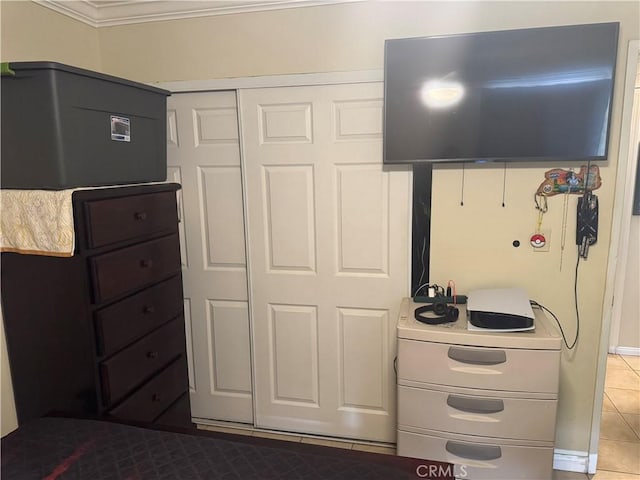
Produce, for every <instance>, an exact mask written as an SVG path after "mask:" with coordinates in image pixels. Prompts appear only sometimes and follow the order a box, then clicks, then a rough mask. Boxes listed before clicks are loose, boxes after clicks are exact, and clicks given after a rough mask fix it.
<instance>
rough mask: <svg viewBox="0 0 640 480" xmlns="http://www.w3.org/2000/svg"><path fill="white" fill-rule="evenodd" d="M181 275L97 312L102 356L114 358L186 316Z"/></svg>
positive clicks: (96, 321)
mask: <svg viewBox="0 0 640 480" xmlns="http://www.w3.org/2000/svg"><path fill="white" fill-rule="evenodd" d="M183 310H184V301H183V298H182V282H181V277H180V276H179V275H177V276H175V277H173V278H171V279H169V280H166V281H164V282H162V283H159V284H157V285H154V286H153V287H150V288H148V289H146V290H143V291H142V292H140V293H138V294H136V295H133V296H131V297H128V298H126V299H124V300H122V301H120V302H118V303H114V304H113V305H111V306H109V307H106V308H103V309H102V310H98V311H97V312H96V313H95V323H96V342H97V348H98V354H99V355H110V354H111V353H114V352H115V351H117V350H118V349H120V348H122V347H126V346H127V345H129V344H130V343H131V342H133V341H134V340H137V339H138V338H140V337H142V336H144V335H145V334H146V333H148V332H150V331H151V330H153V329H154V328H156V327H159V326H160V325H162V324H163V323H166V322H168V321H169V320H171V319H172V318H175V317H177V316H178V315H180V314H182V312H183Z"/></svg>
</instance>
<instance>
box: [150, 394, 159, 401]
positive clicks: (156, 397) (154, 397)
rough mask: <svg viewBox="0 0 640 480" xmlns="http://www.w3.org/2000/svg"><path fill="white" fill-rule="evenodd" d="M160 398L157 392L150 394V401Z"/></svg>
mask: <svg viewBox="0 0 640 480" xmlns="http://www.w3.org/2000/svg"><path fill="white" fill-rule="evenodd" d="M160 400H161V399H160V395H158V394H157V393H154V394H153V395H152V396H151V401H152V402H159V401H160Z"/></svg>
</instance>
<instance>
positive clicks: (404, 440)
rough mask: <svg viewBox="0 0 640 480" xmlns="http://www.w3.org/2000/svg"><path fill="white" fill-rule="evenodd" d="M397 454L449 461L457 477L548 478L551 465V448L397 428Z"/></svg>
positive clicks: (499, 479)
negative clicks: (421, 432)
mask: <svg viewBox="0 0 640 480" xmlns="http://www.w3.org/2000/svg"><path fill="white" fill-rule="evenodd" d="M398 455H401V456H405V457H415V458H424V459H429V460H436V461H442V462H450V463H452V464H454V465H455V467H454V472H455V474H456V477H457V478H461V479H469V480H480V479H486V480H521V479H522V480H524V479H526V480H551V476H552V468H553V448H552V447H547V446H545V447H541V446H534V445H518V444H511V443H507V442H499V443H498V442H497V443H493V442H492V441H487V439H481V438H478V437H473V436H466V435H456V436H455V438H452V436H449V438H443V437H440V436H438V435H437V434H436V433H434V434H433V435H432V434H417V433H411V432H405V431H401V430H399V431H398Z"/></svg>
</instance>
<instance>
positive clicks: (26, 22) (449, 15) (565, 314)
mask: <svg viewBox="0 0 640 480" xmlns="http://www.w3.org/2000/svg"><path fill="white" fill-rule="evenodd" d="M3 4H4V2H3ZM38 8H41V7H37V6H33V5H31V6H29V7H20V8H18V7H15V6H13V7H12V8H11V9H7V11H8V12H10V13H11V14H12V21H13V22H14V23H16V22H17V24H14V25H12V28H13V29H14V30H22V31H23V32H24V31H29V30H31V29H32V28H38V26H39V25H40V24H39V23H34V20H32V18H31V16H30V15H28V14H27V13H28V12H30V11H35V10H37V9H38ZM3 9H4V5H3ZM21 9H24V11H22V12H21V13H18V12H17V11H18V10H21ZM39 13H40V14H42V12H39ZM52 15H53V14H47V17H50V16H52ZM639 17H640V5H639V4H638V3H637V2H608V1H607V2H495V3H493V2H469V3H461V2H443V3H439V2H407V3H405V2H399V1H395V2H360V3H353V4H343V5H327V6H322V7H308V8H299V9H289V10H282V11H271V12H261V13H247V14H242V15H226V16H219V17H208V18H197V19H188V20H176V21H166V22H156V23H146V24H137V25H126V26H119V27H109V28H101V29H100V30H99V31H98V36H99V46H100V54H101V59H100V62H99V65H101V67H102V70H103V71H105V72H107V73H111V74H114V75H119V76H123V77H126V78H129V79H132V80H138V81H144V82H156V81H158V82H159V81H175V80H204V79H212V78H223V77H239V76H254V75H271V74H288V73H309V72H330V71H350V70H368V69H381V68H382V67H383V46H384V39H385V38H393V37H407V36H418V35H432V34H444V33H456V32H466V31H481V30H492V29H504V28H518V27H528V26H545V25H561V24H570V23H590V22H601V21H620V22H621V37H620V38H621V41H620V52H621V53H620V54H619V57H618V58H619V62H618V77H617V80H616V95H615V101H614V108H613V122H612V135H611V144H610V150H609V152H610V156H609V161H608V162H607V163H606V164H605V165H603V166H601V173H602V177H603V187H602V188H601V189H600V190H598V192H597V193H598V195H599V197H600V237H599V240H598V244H597V245H596V246H594V247H593V248H592V249H591V251H590V254H589V258H588V260H586V261H585V262H583V263H582V264H581V265H580V276H579V279H580V281H579V294H580V297H579V300H580V314H581V318H580V320H581V330H580V331H581V333H580V335H581V337H580V340H579V342H578V347H577V349H576V350H575V351H574V352H572V353H567V352H565V353H564V354H563V361H562V378H561V388H560V394H561V400H560V408H559V416H558V434H557V445H556V446H557V448H560V449H566V450H575V451H582V452H585V451H587V450H588V446H589V434H590V429H591V416H592V410H593V399H594V393H595V392H594V389H595V375H596V357H597V355H598V345H599V338H600V335H601V325H602V321H601V319H602V312H603V297H604V282H605V274H606V265H607V252H608V247H609V239H610V228H611V217H612V211H613V187H614V185H615V176H616V163H617V160H616V156H617V152H618V138H619V135H620V115H621V99H622V91H621V86H622V81H623V79H624V64H623V62H624V59H625V58H626V51H627V50H626V45H627V42H628V40H629V39H632V38H638V37H639V36H640V35H639V33H638V31H639V27H640V25H639V20H638V19H639ZM5 23H6V22H5V18H4V11H3V23H2V27H3V31H2V41H3V45H2V56H3V60H7V59H24V57H25V56H26V57H29V58H33V57H34V56H38V55H41V54H43V53H47V50H46V48H47V47H45V46H43V45H41V42H46V39H45V38H41V39H40V40H39V41H31V40H29V45H30V46H29V47H28V48H26V47H24V46H21V45H17V43H16V42H15V41H13V42H11V44H10V46H9V47H7V48H6V49H5ZM83 28H84V27H83ZM89 37H90V35H87V38H89ZM71 43H73V42H71ZM58 48H59V49H60V50H59V51H57V53H55V54H56V58H53V57H51V58H50V59H59V58H60V57H65V56H66V57H69V56H70V54H71V51H72V47H71V46H68V45H64V46H63V45H60V46H59V47H58ZM25 49H26V50H28V51H25ZM51 55H54V52H51ZM21 56H22V58H21ZM83 60H84V61H86V60H87V59H86V58H84V59H83ZM67 61H69V63H75V64H78V65H80V63H77V62H71V61H70V60H67ZM83 65H84V66H87V65H86V63H85V64H83ZM81 66H82V65H81ZM94 68H97V67H94ZM555 166H563V167H566V166H568V165H554V167H555ZM545 170H546V169H545V168H539V167H538V168H532V167H530V168H523V167H518V168H515V167H514V168H511V167H510V168H509V169H508V170H507V177H506V178H507V183H506V206H505V207H504V208H503V207H502V206H501V202H502V187H503V183H502V179H503V171H502V169H501V168H500V166H484V167H469V168H468V169H467V171H466V173H465V205H464V207H460V205H459V202H460V185H461V169H460V168H459V167H445V168H438V169H437V170H436V171H435V173H434V196H433V205H434V208H433V224H432V235H433V245H432V259H433V260H432V267H431V280H432V281H435V282H443V283H444V282H446V281H447V280H449V279H455V280H456V281H457V283H458V288H459V290H460V291H466V290H468V289H470V288H474V287H479V286H492V285H495V286H498V285H518V286H522V287H524V288H526V289H527V290H528V291H529V293H530V296H531V297H532V298H535V299H536V300H538V301H539V302H541V303H543V304H544V305H546V306H547V307H549V308H551V309H552V310H553V311H554V312H555V313H556V314H557V315H558V316H559V318H560V320H561V321H562V324H563V326H564V328H565V331H566V332H567V334H568V335H569V337H570V338H569V340H571V339H572V338H573V337H572V336H573V334H574V332H575V311H574V307H573V281H574V271H575V259H576V252H575V248H574V246H573V245H572V242H571V240H572V239H573V238H575V237H574V236H575V226H574V225H575V208H576V198H574V197H571V198H569V199H568V202H569V203H568V212H569V215H568V223H567V225H568V226H567V230H566V238H567V242H566V244H567V248H566V249H565V251H564V254H563V255H562V257H563V265H562V271H560V256H561V253H560V238H561V232H562V212H563V204H564V198H563V197H554V198H552V199H550V202H549V204H550V211H549V213H548V214H547V215H546V216H545V219H544V227H545V228H550V229H551V230H552V238H551V251H550V252H549V253H534V252H532V251H531V249H530V248H528V247H527V239H528V237H529V235H530V234H531V233H532V231H533V229H534V227H535V210H534V207H533V201H532V198H533V192H534V191H535V189H536V188H537V186H538V184H539V183H540V182H541V181H542V180H543V174H544V171H545ZM515 239H518V240H520V241H521V242H522V244H523V245H522V246H521V247H520V248H517V249H516V248H514V247H513V246H512V241H513V240H515Z"/></svg>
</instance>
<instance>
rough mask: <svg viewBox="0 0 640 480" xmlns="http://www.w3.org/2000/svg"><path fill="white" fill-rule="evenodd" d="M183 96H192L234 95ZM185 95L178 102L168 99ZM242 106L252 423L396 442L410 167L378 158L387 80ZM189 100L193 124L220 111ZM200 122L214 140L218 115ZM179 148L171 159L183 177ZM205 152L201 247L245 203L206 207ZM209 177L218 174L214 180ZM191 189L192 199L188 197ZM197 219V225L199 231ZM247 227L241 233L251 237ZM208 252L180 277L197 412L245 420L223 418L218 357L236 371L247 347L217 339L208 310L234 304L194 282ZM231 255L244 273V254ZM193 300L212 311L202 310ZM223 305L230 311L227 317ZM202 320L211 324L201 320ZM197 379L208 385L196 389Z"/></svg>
mask: <svg viewBox="0 0 640 480" xmlns="http://www.w3.org/2000/svg"><path fill="white" fill-rule="evenodd" d="M188 95H189V96H191V95H192V96H193V98H192V99H189V101H193V100H195V99H196V97H198V96H200V95H203V96H204V95H206V96H209V95H210V96H211V98H213V97H215V96H216V95H229V94H228V92H219V93H215V92H214V93H206V94H188ZM181 97H182V95H174V96H173V97H171V99H172V100H171V102H172V103H171V104H172V105H176V103H175V102H176V101H178V100H179V99H180V98H181ZM184 98H185V99H186V98H187V95H185V97H184ZM238 103H239V118H240V122H239V128H240V132H241V134H240V138H241V139H242V140H241V144H242V159H241V165H242V175H240V172H239V171H238V175H239V176H238V178H237V185H236V188H238V189H240V187H242V189H243V191H244V205H245V207H246V212H245V213H244V217H243V219H244V223H243V228H244V233H243V234H244V235H246V238H247V241H248V243H247V255H246V256H247V264H248V270H249V295H248V298H249V304H248V306H249V312H250V317H251V322H250V324H251V328H250V329H247V331H246V340H240V336H237V337H234V339H233V341H234V342H236V343H230V345H232V346H233V347H235V348H237V349H238V350H240V351H242V350H244V349H246V348H248V347H247V345H249V343H250V344H251V346H252V349H251V352H252V357H251V363H250V370H251V372H250V373H252V378H253V388H252V390H251V391H252V401H253V405H252V415H253V417H252V419H251V420H245V421H247V422H248V423H254V424H255V425H256V426H258V427H261V428H267V429H275V430H285V431H296V432H302V433H309V434H322V435H331V436H340V437H350V438H358V439H367V440H376V441H386V442H391V441H394V439H395V376H394V371H393V358H394V356H395V320H396V317H397V309H398V307H399V304H400V300H401V298H402V297H403V296H406V294H407V292H408V288H409V287H408V282H409V253H408V251H409V238H410V237H409V225H410V212H409V208H410V174H409V173H408V172H407V171H401V170H391V171H387V170H386V169H384V168H383V166H382V84H381V83H365V84H357V85H328V86H311V87H281V88H265V89H242V90H240V91H239V92H238ZM194 105H198V104H197V103H194V104H192V106H191V107H190V108H191V113H190V114H189V115H188V116H189V117H190V118H193V119H194V122H195V119H196V118H197V117H198V115H201V114H202V111H203V109H204V110H207V111H213V110H215V108H218V107H215V108H214V107H212V106H211V105H209V106H205V107H203V106H201V105H200V106H197V107H195V106H194ZM220 108H225V107H220ZM176 112H177V113H178V114H179V113H180V109H179V108H176ZM198 112H200V113H198ZM210 114H211V113H210V112H209V114H208V115H210ZM184 115H186V113H185V114H184ZM178 117H179V115H178ZM186 118H187V116H185V120H186ZM200 122H201V123H200V125H201V126H200V127H198V126H197V123H194V125H196V126H195V130H194V133H193V135H194V138H196V139H197V138H198V135H200V138H204V137H206V138H207V139H208V142H209V143H213V140H212V139H213V138H218V137H219V135H214V134H213V133H212V132H211V133H204V132H203V130H202V128H203V127H202V125H204V124H207V125H210V126H213V125H214V124H215V123H216V122H217V121H215V122H214V121H213V120H211V119H210V118H209V119H208V120H207V121H206V122H204V121H203V120H200ZM178 124H180V119H178ZM198 128H200V130H198ZM178 130H180V128H178ZM198 132H200V133H198ZM229 136H230V135H228V134H226V135H223V137H224V138H225V139H228V137H229ZM195 143H196V144H197V143H198V141H197V140H196V142H195ZM202 143H203V142H202V141H200V145H202ZM195 148H198V146H197V145H196V147H195ZM212 151H213V150H212ZM181 156H182V154H180V155H178V157H177V158H178V161H177V163H175V165H176V166H177V165H179V164H180V166H181V169H182V170H183V176H184V173H185V172H186V170H185V168H186V166H182V165H181V163H182V160H181V158H179V157H181ZM170 158H171V157H170ZM198 161H199V160H196V161H194V162H192V163H194V166H193V167H189V168H194V169H195V170H196V173H197V175H196V176H197V178H198V180H197V181H196V182H195V187H196V192H188V190H190V189H191V188H192V187H191V185H190V184H188V183H187V182H186V181H185V180H184V178H183V180H182V183H183V190H184V191H183V195H184V196H185V199H184V206H185V227H186V228H185V232H186V245H187V248H189V247H190V245H192V244H193V245H195V246H196V247H194V248H198V249H200V250H201V251H203V252H205V253H206V252H207V251H208V250H207V248H206V246H207V245H209V248H210V249H211V248H214V247H215V243H216V242H215V228H224V225H223V223H218V224H216V225H215V227H214V226H213V225H210V224H209V223H207V219H208V218H209V219H210V218H211V215H213V216H214V217H215V216H216V215H220V216H223V215H225V214H226V213H223V211H225V210H232V211H233V212H237V211H238V208H240V214H238V215H235V216H234V218H236V219H237V218H239V217H241V212H242V210H241V208H242V202H241V201H240V200H239V199H238V198H237V195H234V196H233V198H234V200H233V201H237V202H238V204H237V205H236V206H235V207H231V206H230V205H228V202H230V201H231V200H230V199H228V198H226V199H225V200H224V201H225V202H227V204H223V205H222V206H220V205H217V202H222V201H223V200H222V199H217V200H216V202H214V203H211V202H212V200H211V199H210V198H209V197H208V196H207V195H206V194H203V192H205V191H207V188H209V187H214V184H215V181H217V180H218V179H221V178H222V177H220V176H215V175H213V173H211V174H210V175H209V177H206V175H204V172H203V171H205V170H206V171H207V172H208V170H207V168H210V167H207V168H205V167H203V166H202V164H199V163H198ZM225 165H226V164H225ZM225 168H226V167H225ZM216 172H218V173H219V172H220V171H216ZM203 178H210V179H211V182H210V185H204V183H203ZM213 179H215V180H213ZM228 180H229V181H231V178H230V177H229V178H228ZM217 187H223V188H225V189H227V190H228V189H229V188H232V187H231V186H229V185H225V186H221V185H218V186H217ZM189 196H194V197H197V201H196V200H195V199H194V200H192V201H191V202H189V201H188V197H189ZM215 198H217V197H215ZM225 205H226V206H225ZM190 206H191V207H190ZM192 208H193V209H195V210H194V211H192V212H191V216H190V215H189V211H190V210H191V209H192ZM218 210H220V213H219V214H212V212H215V211H218ZM198 212H200V213H198ZM201 212H209V213H208V216H207V214H203V213H201ZM192 221H197V222H198V223H199V226H198V227H190V222H192ZM209 221H210V220H209ZM206 228H208V229H209V230H206V231H205V229H206ZM238 229H239V227H238V226H237V225H236V231H235V232H234V233H233V235H235V236H236V238H237V242H242V241H243V240H244V237H242V234H241V233H240V232H238V231H237V230H238ZM212 235H213V237H212V238H213V239H214V240H213V241H212V242H209V243H207V242H206V239H207V238H209V237H211V236H212ZM224 235H227V234H224ZM229 235H231V234H229ZM190 237H193V239H191V238H190ZM189 252H190V250H188V251H187V253H189ZM209 260H210V258H209V257H207V256H206V255H204V254H203V257H201V258H199V259H197V260H196V263H197V266H198V268H199V267H200V266H201V265H203V264H204V265H205V267H206V268H204V269H202V270H205V272H204V273H194V274H193V275H192V277H191V278H192V280H189V281H187V280H186V279H187V273H185V296H187V297H188V298H190V304H191V329H192V338H193V360H192V369H193V371H194V372H195V377H196V386H195V389H194V391H192V402H193V405H194V406H201V410H198V412H202V413H197V412H196V409H195V408H194V416H197V417H201V418H211V419H218V420H236V421H238V420H237V418H232V417H227V416H225V415H226V413H227V412H225V408H223V407H224V405H225V404H224V403H220V402H219V401H217V400H218V397H220V396H221V394H222V393H223V392H221V390H224V389H220V388H217V387H216V383H215V379H216V378H217V377H216V375H222V377H223V378H228V377H224V373H223V374H219V373H218V370H219V369H218V368H217V366H216V363H217V362H222V363H223V365H227V366H229V365H231V366H232V367H231V368H230V369H228V370H226V373H231V372H233V371H234V370H235V368H234V367H233V365H234V361H235V360H234V359H233V357H234V355H237V354H238V352H236V351H235V350H234V348H227V349H226V350H224V355H227V356H228V358H222V356H220V355H219V353H220V352H219V351H218V352H216V344H215V342H214V340H215V335H214V337H213V338H212V337H211V332H212V331H215V328H212V327H211V324H212V319H213V324H214V326H215V321H216V315H215V313H216V312H215V309H214V310H213V314H212V310H211V306H214V307H215V305H216V304H220V305H229V304H228V303H225V302H229V301H230V300H229V298H228V297H224V298H221V295H220V294H219V293H218V292H216V291H215V290H216V288H218V287H216V286H215V285H212V286H211V288H209V289H204V288H203V287H202V286H199V285H196V284H192V283H191V282H192V281H193V282H195V283H197V282H201V281H202V282H206V281H207V278H206V276H207V272H209V271H210V270H211V269H212V267H211V266H210V265H211V264H212V263H215V262H210V261H209ZM208 261H209V263H207V262H208ZM234 261H235V262H236V264H234V268H236V267H238V265H240V263H241V262H240V261H237V260H234ZM203 262H204V263H203ZM218 263H221V262H218ZM208 265H209V266H208ZM189 268H191V263H190V266H189ZM210 273H211V272H209V274H210ZM204 290H206V291H204ZM199 291H203V293H202V294H201V295H200V296H199V297H198V298H197V299H196V297H197V295H195V292H199ZM195 301H197V302H198V303H200V304H203V305H205V307H204V308H200V309H199V311H198V312H196V309H195V308H194V306H193V304H194V302H195ZM233 302H237V303H234V305H240V304H241V303H242V300H238V299H234V300H233ZM227 313H229V312H228V311H227V312H225V311H223V310H221V311H220V316H219V317H218V319H222V318H224V315H226V314H227ZM199 316H200V317H199ZM221 321H222V322H223V323H224V324H225V325H229V324H234V323H233V322H232V321H231V320H221ZM201 323H202V324H205V325H207V326H206V327H200V328H198V327H197V325H199V324H201ZM224 331H227V330H226V329H225V330H224ZM249 332H251V333H250V334H249ZM200 336H203V337H204V338H201V337H200ZM238 343H241V345H239V344H238ZM212 352H213V353H212ZM243 358H244V357H243ZM240 363H241V364H243V365H245V360H242V361H241V362H240ZM244 370H246V368H244ZM222 371H223V372H225V369H224V368H223V369H222ZM238 373H239V370H238ZM200 377H202V378H203V382H204V383H203V384H202V387H203V388H204V392H202V391H200V392H199V391H198V390H199V388H198V379H199V378H200ZM207 379H213V380H210V381H208V383H207ZM243 388H244V387H243ZM249 389H250V386H247V387H246V389H245V390H244V391H241V389H240V388H237V387H235V388H234V389H229V388H227V389H226V390H225V392H224V393H225V394H226V395H227V396H228V395H231V394H233V395H237V397H235V398H238V399H240V398H242V399H244V398H245V397H241V396H240V395H241V394H244V393H248V392H249ZM232 390H233V391H232ZM213 392H217V395H214V394H213ZM214 397H216V398H214ZM200 398H201V399H202V400H200ZM228 398H233V397H228ZM214 399H215V400H216V401H217V403H216V404H215V405H214ZM205 412H210V413H205Z"/></svg>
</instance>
